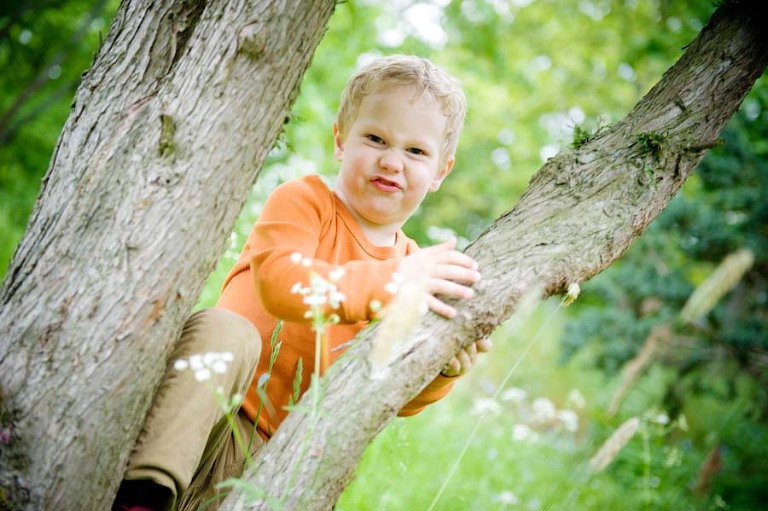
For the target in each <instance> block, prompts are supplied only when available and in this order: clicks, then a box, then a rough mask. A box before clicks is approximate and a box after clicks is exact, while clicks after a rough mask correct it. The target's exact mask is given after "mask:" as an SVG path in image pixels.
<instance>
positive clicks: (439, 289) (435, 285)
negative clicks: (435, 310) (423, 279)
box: [427, 279, 475, 298]
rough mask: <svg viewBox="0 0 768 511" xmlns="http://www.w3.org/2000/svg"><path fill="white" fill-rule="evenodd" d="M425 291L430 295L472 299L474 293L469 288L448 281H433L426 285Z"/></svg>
mask: <svg viewBox="0 0 768 511" xmlns="http://www.w3.org/2000/svg"><path fill="white" fill-rule="evenodd" d="M427 291H428V292H429V293H430V294H432V295H445V296H452V297H455V298H472V297H473V296H475V291H474V290H473V289H472V288H471V287H467V286H464V285H462V284H458V283H456V282H453V281H450V280H442V279H433V280H432V281H430V282H429V284H428V285H427Z"/></svg>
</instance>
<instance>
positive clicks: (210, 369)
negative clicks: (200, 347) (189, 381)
mask: <svg viewBox="0 0 768 511" xmlns="http://www.w3.org/2000/svg"><path fill="white" fill-rule="evenodd" d="M233 360H234V355H232V353H230V352H228V351H225V352H222V353H217V352H208V353H203V354H202V355H192V356H191V357H189V359H184V358H180V359H178V360H177V361H176V362H174V364H173V367H174V369H176V370H177V371H185V370H187V369H189V370H191V371H194V373H195V379H196V380H197V381H207V380H210V379H211V376H212V374H213V373H218V374H223V373H225V372H227V364H229V363H230V362H232V361H233Z"/></svg>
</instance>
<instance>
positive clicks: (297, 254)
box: [291, 252, 304, 264]
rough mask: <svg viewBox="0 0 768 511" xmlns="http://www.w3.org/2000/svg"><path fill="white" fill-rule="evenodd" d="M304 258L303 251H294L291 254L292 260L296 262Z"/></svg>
mask: <svg viewBox="0 0 768 511" xmlns="http://www.w3.org/2000/svg"><path fill="white" fill-rule="evenodd" d="M303 258H304V256H303V255H301V252H294V253H293V254H291V261H292V262H293V263H295V264H299V263H300V262H301V260H302V259H303Z"/></svg>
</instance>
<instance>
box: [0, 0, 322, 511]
mask: <svg viewBox="0 0 768 511" xmlns="http://www.w3.org/2000/svg"><path fill="white" fill-rule="evenodd" d="M334 4H335V1H334V0H300V1H291V2H289V1H287V0H269V1H256V0H239V1H211V2H205V1H203V0H176V1H172V0H166V1H164V2H150V1H146V0H145V1H140V0H137V1H130V2H122V5H121V6H120V9H119V11H118V12H117V14H116V16H115V19H114V21H113V24H112V26H111V29H110V32H109V35H108V37H107V40H106V41H105V43H104V45H103V47H102V48H101V49H100V51H99V53H98V56H97V57H96V60H95V62H94V64H93V67H92V69H91V70H90V71H89V72H88V73H87V75H86V76H84V78H83V81H82V83H81V85H80V87H79V89H78V91H77V94H76V96H75V100H74V105H73V108H72V112H71V114H70V117H69V120H68V121H67V123H66V125H65V126H64V129H63V132H62V134H61V137H60V139H59V142H58V145H57V147H56V150H55V152H54V155H53V158H52V160H51V166H50V169H49V171H48V174H47V175H46V177H45V179H44V181H43V187H42V191H41V194H40V197H39V198H38V202H37V205H36V207H35V211H34V213H33V215H32V219H31V221H30V225H29V227H28V230H27V233H26V235H25V237H24V239H23V240H22V242H21V243H20V245H19V248H18V249H17V252H16V255H15V257H14V259H13V262H12V264H11V267H10V269H9V271H8V274H7V276H6V279H5V282H4V285H3V289H2V292H1V293H0V304H1V307H2V309H0V332H2V339H0V509H28V510H54V511H61V510H66V509H78V510H99V509H107V508H108V507H109V502H110V500H111V497H112V496H113V495H114V491H115V489H116V488H117V484H118V482H119V480H120V477H121V474H122V471H123V466H124V464H125V461H126V459H127V457H128V455H129V453H130V450H131V447H132V445H133V443H134V441H135V438H136V435H137V433H138V430H139V427H140V425H141V423H142V420H143V416H144V413H145V412H146V409H147V408H148V405H149V401H150V399H151V396H152V394H153V390H154V388H155V387H156V385H157V383H158V381H159V379H160V376H161V374H162V370H163V368H164V366H165V360H166V358H167V355H168V353H169V351H170V347H171V344H172V342H173V341H174V340H175V338H176V337H177V335H178V332H179V330H180V328H181V325H182V323H183V321H184V319H185V318H186V316H187V315H188V313H189V311H190V310H191V308H192V307H193V305H194V303H195V300H196V299H197V296H198V294H199V292H200V290H201V287H202V285H203V283H204V282H205V279H206V277H207V275H208V274H209V273H210V271H211V269H212V268H213V266H214V264H215V261H216V260H217V259H218V258H219V256H220V255H221V253H222V252H223V250H224V247H225V244H226V241H227V239H228V237H229V233H230V231H231V227H232V225H233V224H234V222H235V219H236V217H237V215H238V213H239V212H240V209H241V207H242V204H243V203H244V201H245V199H246V197H247V195H248V192H249V191H250V189H251V187H252V185H253V183H254V182H255V180H256V177H257V174H258V172H259V169H260V168H261V165H262V163H263V161H264V158H265V157H266V155H267V153H268V151H269V150H270V148H271V147H272V146H273V144H274V142H275V139H276V137H277V135H278V134H279V132H280V131H281V129H282V126H283V124H284V122H285V120H286V118H287V116H288V115H289V113H290V108H291V104H292V102H293V100H294V98H295V97H296V95H297V92H298V86H299V83H300V80H301V78H302V76H303V74H304V71H305V70H306V68H307V67H308V65H309V63H310V60H311V57H312V55H313V53H314V50H315V48H316V46H317V44H318V43H319V41H320V39H321V37H322V34H323V32H324V30H325V27H326V24H327V21H328V19H329V17H330V15H331V13H332V12H333V8H334Z"/></svg>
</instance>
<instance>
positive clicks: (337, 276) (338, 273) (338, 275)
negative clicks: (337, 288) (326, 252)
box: [328, 266, 344, 282]
mask: <svg viewBox="0 0 768 511" xmlns="http://www.w3.org/2000/svg"><path fill="white" fill-rule="evenodd" d="M342 277H344V268H342V267H341V266H339V267H338V268H336V269H334V270H331V272H330V273H329V274H328V278H329V279H331V282H338V281H340V280H341V279H342Z"/></svg>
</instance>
